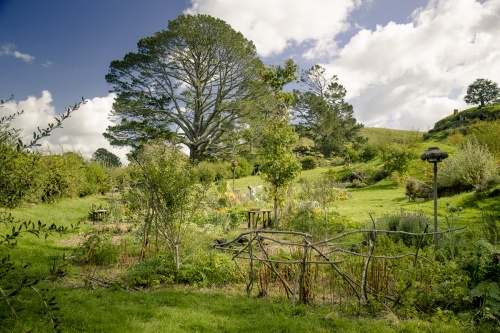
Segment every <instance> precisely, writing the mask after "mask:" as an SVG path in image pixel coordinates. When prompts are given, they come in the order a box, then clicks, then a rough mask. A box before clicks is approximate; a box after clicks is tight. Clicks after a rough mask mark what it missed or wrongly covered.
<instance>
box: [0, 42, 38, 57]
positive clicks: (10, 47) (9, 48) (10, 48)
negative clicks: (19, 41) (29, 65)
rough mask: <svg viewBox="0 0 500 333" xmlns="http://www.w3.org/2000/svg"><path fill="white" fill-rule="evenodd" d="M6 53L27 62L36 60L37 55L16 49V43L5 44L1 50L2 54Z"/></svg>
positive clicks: (0, 54) (0, 53)
mask: <svg viewBox="0 0 500 333" xmlns="http://www.w3.org/2000/svg"><path fill="white" fill-rule="evenodd" d="M2 55H6V56H12V57H14V58H19V59H22V60H24V61H26V62H32V61H33V60H35V57H33V56H31V55H29V54H27V53H21V52H19V51H16V46H15V45H14V44H10V43H7V44H3V45H2V49H1V51H0V56H2Z"/></svg>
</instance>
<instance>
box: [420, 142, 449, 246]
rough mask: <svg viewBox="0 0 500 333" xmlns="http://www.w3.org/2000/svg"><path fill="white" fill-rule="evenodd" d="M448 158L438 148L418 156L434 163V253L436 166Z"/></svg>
mask: <svg viewBox="0 0 500 333" xmlns="http://www.w3.org/2000/svg"><path fill="white" fill-rule="evenodd" d="M447 157H448V153H447V152H445V151H442V150H441V149H439V148H438V147H430V148H429V149H427V151H426V152H425V153H423V154H422V156H420V158H421V159H422V161H428V162H429V163H434V253H435V252H436V251H437V248H438V237H437V229H438V227H437V164H438V162H442V161H443V160H444V159H445V158H447Z"/></svg>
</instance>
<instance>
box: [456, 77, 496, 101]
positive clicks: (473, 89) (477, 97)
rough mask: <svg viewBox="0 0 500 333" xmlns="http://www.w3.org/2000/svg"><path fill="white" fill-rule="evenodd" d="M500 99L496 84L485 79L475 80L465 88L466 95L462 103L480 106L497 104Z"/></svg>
mask: <svg viewBox="0 0 500 333" xmlns="http://www.w3.org/2000/svg"><path fill="white" fill-rule="evenodd" d="M499 99H500V88H499V87H498V84H497V83H496V82H493V81H491V80H487V79H476V80H475V81H474V82H472V83H471V84H470V85H469V87H467V95H465V97H464V101H465V103H467V104H479V105H480V106H485V105H490V104H495V103H498V101H499Z"/></svg>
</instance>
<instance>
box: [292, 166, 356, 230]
mask: <svg viewBox="0 0 500 333" xmlns="http://www.w3.org/2000/svg"><path fill="white" fill-rule="evenodd" d="M301 185H302V197H303V199H305V200H314V201H316V202H317V203H318V204H319V206H320V207H321V210H322V211H323V214H324V216H325V239H326V238H328V208H330V207H331V206H332V205H333V204H334V203H335V202H336V201H338V200H340V199H341V197H347V196H348V193H347V191H346V190H345V184H344V183H340V182H336V181H333V180H332V179H331V178H330V177H328V176H326V175H324V176H323V177H321V178H318V179H315V180H312V181H309V180H306V179H304V180H302V181H301Z"/></svg>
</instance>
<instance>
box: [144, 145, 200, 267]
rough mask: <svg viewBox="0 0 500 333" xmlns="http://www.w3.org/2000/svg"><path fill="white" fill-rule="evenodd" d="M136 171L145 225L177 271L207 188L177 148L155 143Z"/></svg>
mask: <svg viewBox="0 0 500 333" xmlns="http://www.w3.org/2000/svg"><path fill="white" fill-rule="evenodd" d="M135 162H136V163H137V164H138V165H139V167H140V170H141V171H140V172H139V182H138V186H139V187H140V191H141V192H142V193H141V194H142V195H143V197H144V198H146V200H147V204H146V206H147V208H146V209H145V220H146V224H148V223H150V222H152V223H151V225H152V226H154V228H155V229H156V231H157V232H158V234H160V235H161V236H163V238H164V239H165V242H166V245H167V248H168V249H169V250H171V251H172V252H173V254H174V258H173V259H174V262H175V267H176V270H177V271H178V270H179V268H180V262H181V261H180V252H181V251H180V247H181V246H182V245H183V244H182V242H183V240H184V238H185V236H186V233H187V231H188V227H189V222H190V221H191V220H192V218H193V215H194V214H195V213H196V211H197V210H198V208H199V207H200V205H201V202H202V200H203V198H204V197H205V194H206V190H207V188H208V185H207V186H202V185H199V184H198V179H199V177H198V175H196V173H195V169H194V168H193V167H192V166H191V164H190V163H189V160H188V157H187V156H186V155H184V154H183V153H182V152H181V151H180V150H179V149H178V148H177V147H169V146H166V145H165V144H162V143H154V144H150V145H149V146H147V147H145V148H142V149H141V150H140V151H139V152H138V154H137V155H136V161H135Z"/></svg>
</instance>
